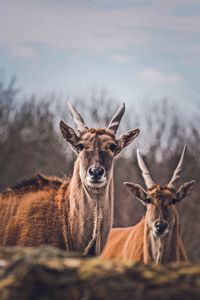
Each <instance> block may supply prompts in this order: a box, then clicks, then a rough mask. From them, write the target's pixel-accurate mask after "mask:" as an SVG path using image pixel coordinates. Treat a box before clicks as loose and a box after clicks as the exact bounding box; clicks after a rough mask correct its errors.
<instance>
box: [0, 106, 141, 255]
mask: <svg viewBox="0 0 200 300" xmlns="http://www.w3.org/2000/svg"><path fill="white" fill-rule="evenodd" d="M69 109H70V112H71V115H72V117H73V119H74V122H75V124H76V126H77V130H78V134H77V133H76V132H75V131H74V130H73V129H72V128H71V127H69V126H68V125H66V124H65V123H64V122H62V121H61V123H60V128H61V131H62V134H63V137H64V138H65V139H66V141H67V142H69V143H70V145H71V146H72V148H73V150H74V151H75V152H76V153H77V155H78V158H77V160H76V162H75V165H74V171H73V175H72V177H71V179H61V178H55V177H46V176H43V175H37V176H35V177H33V178H32V179H30V180H25V181H24V182H22V183H20V184H18V185H17V186H15V187H13V188H10V189H7V190H6V191H5V192H3V193H2V194H1V195H0V245H1V246H12V245H21V246H39V245H41V244H49V245H52V246H56V247H59V248H62V249H66V250H71V251H79V252H81V253H83V254H85V255H99V254H100V253H101V251H102V249H103V247H104V246H105V243H106V241H107V237H108V234H109V231H110V228H111V225H112V214H113V159H114V157H115V156H116V155H117V154H118V153H120V151H121V150H122V149H123V148H125V147H126V146H127V145H128V144H130V143H131V142H132V141H133V140H134V139H135V138H136V137H137V135H138V134H139V129H135V130H130V131H128V132H127V133H125V134H123V135H121V137H120V138H119V139H117V138H116V136H115V134H116V132H117V129H118V127H119V124H120V120H121V118H122V116H123V114H124V111H125V105H124V104H123V105H122V106H121V107H120V108H119V110H118V111H117V113H116V114H115V116H114V117H113V118H112V120H111V122H110V124H109V125H108V127H107V128H103V129H94V128H88V127H87V126H86V125H85V123H84V121H83V119H82V117H81V115H80V114H79V113H78V112H77V111H76V110H75V108H74V107H73V106H72V105H70V104H69Z"/></svg>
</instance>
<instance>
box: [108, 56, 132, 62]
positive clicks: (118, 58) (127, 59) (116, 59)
mask: <svg viewBox="0 0 200 300" xmlns="http://www.w3.org/2000/svg"><path fill="white" fill-rule="evenodd" d="M112 60H113V61H114V62H117V63H128V62H130V61H131V58H130V57H129V56H128V55H122V54H115V55H113V56H112Z"/></svg>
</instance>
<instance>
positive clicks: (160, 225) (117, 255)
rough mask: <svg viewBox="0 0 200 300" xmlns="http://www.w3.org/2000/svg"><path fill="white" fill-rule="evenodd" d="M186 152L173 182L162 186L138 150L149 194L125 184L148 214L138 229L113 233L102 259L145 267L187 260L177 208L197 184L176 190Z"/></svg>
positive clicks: (190, 184)
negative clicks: (156, 181) (126, 261)
mask: <svg viewBox="0 0 200 300" xmlns="http://www.w3.org/2000/svg"><path fill="white" fill-rule="evenodd" d="M185 152H186V146H185V147H184V149H183V152H182V155H181V158H180V160H179V163H178V166H177V168H176V169H175V171H174V173H173V176H172V179H171V180H170V182H169V183H168V184H167V185H166V186H160V185H158V184H155V182H154V181H153V180H152V178H151V176H150V173H149V171H148V169H147V166H146V165H145V162H144V160H143V158H142V156H141V154H140V152H139V150H138V151H137V160H138V164H139V167H140V169H141V171H142V175H143V178H144V181H145V184H146V187H147V190H145V189H143V188H142V187H141V186H140V185H139V184H135V183H131V182H125V183H124V184H125V186H126V187H127V188H128V189H129V191H130V192H131V193H132V194H133V195H134V196H135V197H136V198H138V199H139V200H140V201H141V202H142V204H143V205H144V206H145V207H146V213H145V216H144V217H143V218H142V219H141V220H140V221H139V222H138V223H137V224H136V225H135V226H132V227H128V228H115V229H112V230H111V232H110V235H109V238H108V242H107V244H106V246H105V249H104V251H103V253H102V258H104V259H113V260H132V261H142V262H144V263H145V264H147V263H150V262H153V263H155V264H164V263H167V262H170V261H187V260H188V258H187V254H186V250H185V248H184V245H183V241H182V238H181V227H180V222H179V215H178V212H177V204H178V203H180V202H181V200H182V199H183V198H185V197H186V196H187V195H188V194H189V193H190V191H191V190H192V188H193V186H194V184H195V182H194V181H190V182H187V183H185V184H183V185H181V187H180V188H179V189H177V183H178V180H179V178H180V174H181V172H182V170H183V162H184V156H185Z"/></svg>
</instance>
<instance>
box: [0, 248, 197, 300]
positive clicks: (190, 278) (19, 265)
mask: <svg viewBox="0 0 200 300" xmlns="http://www.w3.org/2000/svg"><path fill="white" fill-rule="evenodd" d="M0 299H1V300H7V299H10V300H25V299H30V300H33V299H37V300H48V299H53V300H54V299H55V300H60V299H61V300H62V299H63V300H64V299H69V300H78V299H82V300H96V299H97V300H98V299H104V300H107V299H109V300H110V299H114V300H118V299H119V300H126V299H127V300H131V299H135V300H142V299H145V300H146V299H148V300H151V299H156V300H158V299H159V300H164V299H165V300H168V299H170V300H186V299H187V300H195V299H198V300H199V299H200V264H182V265H176V264H174V265H168V266H165V267H155V266H144V265H143V264H132V263H126V264H124V263H111V262H103V261H101V260H100V259H98V258H94V259H93V258H90V259H86V258H81V257H80V256H78V255H74V254H73V255H72V254H69V253H66V252H64V251H60V250H58V249H54V248H51V247H40V248H35V249H33V248H15V247H14V248H1V249H0Z"/></svg>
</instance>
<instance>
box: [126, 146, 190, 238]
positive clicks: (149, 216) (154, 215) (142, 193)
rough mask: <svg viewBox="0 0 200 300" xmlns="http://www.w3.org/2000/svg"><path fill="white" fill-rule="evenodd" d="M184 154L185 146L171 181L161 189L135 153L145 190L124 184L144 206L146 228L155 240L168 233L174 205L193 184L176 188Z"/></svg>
mask: <svg viewBox="0 0 200 300" xmlns="http://www.w3.org/2000/svg"><path fill="white" fill-rule="evenodd" d="M185 152H186V146H185V147H184V149H183V152H182V155H181V158H180V160H179V163H178V166H177V168H176V169H175V171H174V174H173V176H172V179H171V180H170V182H169V183H168V184H167V185H166V186H164V187H162V186H160V185H157V184H155V183H154V181H153V180H152V178H151V175H150V173H149V171H148V169H147V166H146V165H145V163H144V160H143V158H142V156H141V154H140V152H139V151H137V160H138V164H139V167H140V169H141V171H142V175H143V178H144V181H145V184H146V187H147V190H145V189H143V188H142V187H141V186H140V185H138V184H134V183H130V182H125V183H124V184H125V186H126V187H127V188H128V189H129V190H130V191H131V193H132V194H133V195H135V196H136V197H137V198H138V199H139V200H140V201H141V202H142V203H143V204H144V205H145V206H146V208H147V212H146V221H147V226H148V228H149V230H150V231H151V232H152V233H153V236H154V237H155V238H158V237H160V238H161V237H164V236H166V235H167V234H169V233H170V231H171V230H172V228H173V226H174V224H175V221H176V212H177V211H176V204H177V203H179V202H180V201H181V200H182V199H183V198H185V197H186V196H187V195H188V194H189V193H190V191H191V190H192V188H193V186H194V184H195V181H194V180H193V181H190V182H187V183H185V184H183V185H181V186H180V187H179V188H177V183H178V180H179V178H180V174H181V172H182V170H183V162H184V156H185Z"/></svg>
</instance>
